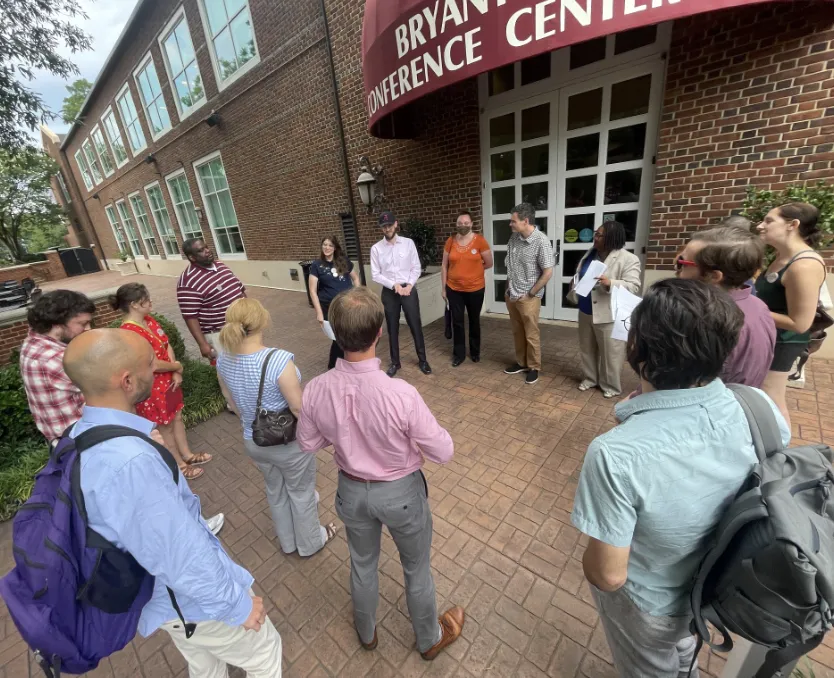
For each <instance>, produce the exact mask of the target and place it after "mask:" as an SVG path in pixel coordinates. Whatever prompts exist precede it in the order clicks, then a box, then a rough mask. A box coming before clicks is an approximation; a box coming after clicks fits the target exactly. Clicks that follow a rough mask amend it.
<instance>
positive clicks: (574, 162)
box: [565, 134, 599, 171]
mask: <svg viewBox="0 0 834 678" xmlns="http://www.w3.org/2000/svg"><path fill="white" fill-rule="evenodd" d="M598 164H599V134H586V135H584V136H581V137H573V139H568V149H567V159H566V161H565V169H566V170H568V171H570V170H577V169H583V168H585V167H596V166H597V165H598Z"/></svg>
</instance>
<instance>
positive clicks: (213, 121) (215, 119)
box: [205, 111, 223, 127]
mask: <svg viewBox="0 0 834 678" xmlns="http://www.w3.org/2000/svg"><path fill="white" fill-rule="evenodd" d="M222 122H223V118H221V117H220V114H219V113H217V112H215V111H212V112H211V113H210V114H209V117H207V118H206V119H205V123H206V124H207V125H208V126H209V127H216V126H217V125H219V124H220V123H222Z"/></svg>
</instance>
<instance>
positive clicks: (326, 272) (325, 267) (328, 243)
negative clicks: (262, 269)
mask: <svg viewBox="0 0 834 678" xmlns="http://www.w3.org/2000/svg"><path fill="white" fill-rule="evenodd" d="M354 285H356V286H359V276H358V275H357V273H356V271H354V270H353V262H352V261H350V260H349V259H348V258H347V257H346V256H345V255H344V253H343V252H342V246H341V245H340V244H339V241H338V240H337V239H336V238H335V237H328V238H324V239H323V240H322V241H321V258H320V259H319V260H318V261H315V262H313V265H312V266H311V267H310V298H311V299H312V300H313V307H314V308H315V309H316V320H318V321H319V324H320V325H322V326H323V325H324V322H325V321H326V320H327V310H328V309H329V308H330V302H331V301H333V299H335V298H336V295H337V294H339V292H343V291H344V290H348V289H350V288H351V287H353V286H354ZM344 357H345V353H344V351H342V349H341V348H339V345H338V344H337V343H336V342H335V341H334V342H333V343H332V344H331V346H330V360H329V361H328V363H327V369H329V370H332V369H333V368H334V367H335V366H336V359H337V358H344Z"/></svg>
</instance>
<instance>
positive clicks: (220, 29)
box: [201, 0, 260, 89]
mask: <svg viewBox="0 0 834 678" xmlns="http://www.w3.org/2000/svg"><path fill="white" fill-rule="evenodd" d="M201 9H202V10H203V11H204V13H205V17H204V21H203V24H204V25H205V27H206V35H207V37H208V42H209V45H210V46H211V56H212V63H213V64H214V71H215V74H216V75H217V84H218V86H219V87H220V89H223V87H224V86H225V85H228V84H229V83H231V82H232V81H233V80H235V79H236V78H238V77H240V76H241V75H243V73H245V72H246V71H248V70H249V69H250V68H252V67H253V66H254V65H255V64H257V63H258V61H259V59H260V58H259V56H258V47H257V44H256V43H255V30H254V29H253V28H252V17H251V15H250V14H249V2H248V0H202V2H201Z"/></svg>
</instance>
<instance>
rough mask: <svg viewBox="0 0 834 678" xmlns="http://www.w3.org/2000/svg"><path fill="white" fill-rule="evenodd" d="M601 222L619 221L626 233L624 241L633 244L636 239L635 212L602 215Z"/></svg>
mask: <svg viewBox="0 0 834 678" xmlns="http://www.w3.org/2000/svg"><path fill="white" fill-rule="evenodd" d="M602 220H603V221H619V222H620V223H621V224H622V225H623V226H624V227H625V232H626V240H628V241H629V242H634V241H635V240H636V239H637V211H636V210H629V211H628V212H606V213H605V214H603V215H602Z"/></svg>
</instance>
